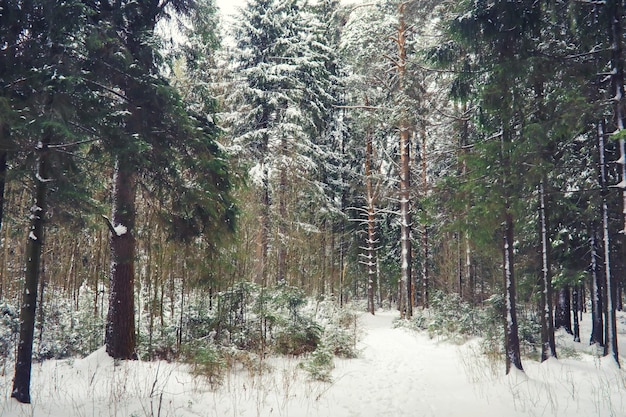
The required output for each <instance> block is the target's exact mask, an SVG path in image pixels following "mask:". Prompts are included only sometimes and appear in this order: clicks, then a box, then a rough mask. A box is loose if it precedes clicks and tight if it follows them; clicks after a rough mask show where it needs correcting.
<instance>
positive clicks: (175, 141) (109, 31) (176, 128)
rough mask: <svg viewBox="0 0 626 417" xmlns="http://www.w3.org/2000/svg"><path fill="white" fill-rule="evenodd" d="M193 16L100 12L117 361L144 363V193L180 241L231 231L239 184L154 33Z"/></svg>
mask: <svg viewBox="0 0 626 417" xmlns="http://www.w3.org/2000/svg"><path fill="white" fill-rule="evenodd" d="M191 6H192V5H191V4H190V3H188V2H185V1H176V2H163V3H161V2H149V3H145V2H144V3H137V2H120V3H117V2H116V3H111V4H101V5H100V7H99V8H95V9H94V10H92V12H93V15H92V21H93V26H92V30H91V32H90V34H89V37H88V45H89V47H90V53H91V61H90V64H91V66H90V68H89V70H90V73H91V75H92V77H93V78H91V79H90V81H91V82H92V83H93V84H94V85H96V86H98V88H99V92H100V94H101V95H102V96H103V99H104V100H107V101H108V104H109V108H110V109H114V111H111V112H110V113H109V114H108V115H107V116H106V118H105V119H104V120H103V122H102V128H101V129H102V134H103V137H102V142H103V148H104V150H105V151H106V152H107V153H109V154H110V155H111V157H112V158H113V160H114V161H115V170H114V181H113V183H114V187H113V215H112V218H111V219H110V220H109V219H107V220H108V226H109V230H110V245H111V260H112V262H111V287H110V300H109V314H108V319H107V331H106V345H107V352H108V353H109V355H111V356H112V357H114V358H118V359H131V358H134V357H135V355H136V354H135V344H136V335H135V333H136V332H135V328H134V278H135V266H134V260H135V251H136V249H135V246H136V243H135V239H136V237H135V233H136V232H135V226H136V221H137V219H136V212H137V209H136V205H135V197H136V190H137V186H138V185H139V184H145V185H146V189H147V190H150V191H151V194H152V196H153V198H158V199H160V200H161V201H163V202H164V203H165V204H163V205H162V207H163V209H164V211H163V212H161V213H160V217H161V220H162V221H163V222H164V223H165V225H166V226H168V228H169V231H170V235H171V236H172V237H173V238H177V239H180V240H187V241H188V240H189V239H192V238H193V237H195V236H202V235H205V236H206V235H211V234H212V233H216V232H219V231H223V230H230V229H232V227H233V222H234V216H235V210H234V206H233V201H232V199H231V197H230V194H229V192H230V189H231V187H232V183H231V178H230V174H229V169H228V165H227V163H226V161H225V159H224V155H223V153H222V151H221V150H220V149H219V147H218V145H217V144H216V143H215V137H216V135H217V133H218V129H217V127H216V125H215V123H214V121H213V119H212V115H211V114H202V113H192V112H191V109H187V108H186V107H185V105H184V104H183V102H182V101H181V99H180V98H179V96H178V95H177V93H176V92H175V91H174V89H173V88H172V87H171V85H170V84H169V82H168V80H167V79H165V78H164V76H163V75H162V74H161V72H160V65H161V64H162V60H161V57H160V55H159V52H158V43H157V42H156V41H157V38H156V37H155V36H154V31H155V26H156V24H157V22H158V21H159V20H160V19H163V18H166V17H167V16H168V15H169V14H170V13H175V14H179V15H186V14H188V13H189V11H190V10H191ZM209 239H212V240H215V236H209Z"/></svg>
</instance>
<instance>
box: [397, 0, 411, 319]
mask: <svg viewBox="0 0 626 417" xmlns="http://www.w3.org/2000/svg"><path fill="white" fill-rule="evenodd" d="M398 7H399V9H398V14H399V26H398V39H397V43H398V64H397V66H398V67H397V68H398V90H399V92H400V95H401V96H402V95H404V90H403V89H404V85H403V82H404V78H405V76H406V38H405V35H406V22H405V19H404V10H405V7H406V3H404V2H403V3H401V4H400V5H399V6H398ZM400 106H402V109H401V111H402V113H403V116H401V120H400V125H399V128H400V143H399V151H400V166H399V170H400V193H399V194H400V195H399V197H400V198H399V200H400V244H401V252H400V271H401V272H400V291H401V292H402V291H404V292H405V295H404V297H402V299H401V300H402V303H401V305H400V312H401V314H402V315H403V316H404V317H406V318H410V317H411V316H412V315H413V285H412V283H411V263H412V261H411V227H412V219H411V200H410V187H411V160H410V155H409V149H410V131H409V126H408V122H407V120H406V114H405V113H406V109H405V108H404V103H403V100H402V99H401V100H400Z"/></svg>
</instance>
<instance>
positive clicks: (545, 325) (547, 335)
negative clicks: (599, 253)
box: [539, 181, 556, 362]
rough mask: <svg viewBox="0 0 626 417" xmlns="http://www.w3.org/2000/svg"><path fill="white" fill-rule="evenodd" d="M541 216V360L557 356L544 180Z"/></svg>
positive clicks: (540, 185)
mask: <svg viewBox="0 0 626 417" xmlns="http://www.w3.org/2000/svg"><path fill="white" fill-rule="evenodd" d="M539 218H540V222H541V264H542V268H541V278H542V279H541V283H542V291H541V361H542V362H543V361H545V360H547V359H549V358H550V357H553V358H556V344H555V340H554V324H553V321H552V271H551V267H550V242H549V239H548V214H547V207H546V197H545V189H544V181H542V182H541V183H540V184H539Z"/></svg>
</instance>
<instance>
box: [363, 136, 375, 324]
mask: <svg viewBox="0 0 626 417" xmlns="http://www.w3.org/2000/svg"><path fill="white" fill-rule="evenodd" d="M373 154H374V152H373V146H372V135H371V133H370V131H369V129H368V131H367V136H366V138H365V181H366V191H367V247H366V250H367V255H366V261H365V266H366V267H367V306H368V310H369V312H370V313H371V314H374V311H375V310H376V309H375V306H374V283H375V282H376V278H377V260H376V258H377V257H376V247H375V245H376V210H375V196H374V185H373V183H372V182H373V181H372V158H373V156H374V155H373Z"/></svg>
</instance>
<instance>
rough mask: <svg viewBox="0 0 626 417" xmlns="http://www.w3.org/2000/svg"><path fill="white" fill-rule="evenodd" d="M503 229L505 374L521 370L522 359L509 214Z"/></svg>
mask: <svg viewBox="0 0 626 417" xmlns="http://www.w3.org/2000/svg"><path fill="white" fill-rule="evenodd" d="M504 218H505V229H504V245H503V252H504V285H505V288H506V294H505V300H506V334H505V345H506V346H505V348H506V352H505V353H506V373H507V374H508V373H509V372H510V371H511V366H515V367H516V368H517V369H519V370H523V368H522V359H521V355H520V342H519V334H518V327H517V311H516V306H515V303H516V291H515V274H514V269H513V236H514V235H513V215H512V214H511V213H510V212H508V211H507V212H506V213H505V216H504Z"/></svg>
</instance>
